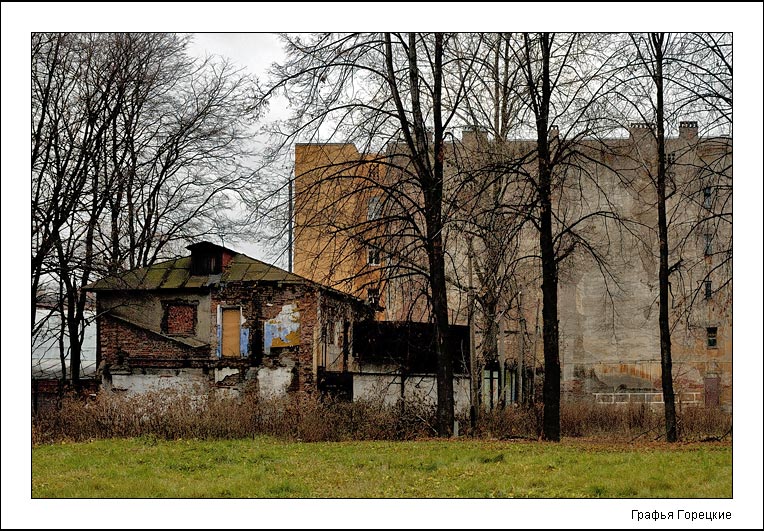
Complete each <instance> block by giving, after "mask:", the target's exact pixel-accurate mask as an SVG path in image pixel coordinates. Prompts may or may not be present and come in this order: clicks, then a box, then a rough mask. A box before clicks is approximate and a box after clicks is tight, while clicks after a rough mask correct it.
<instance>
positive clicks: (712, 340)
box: [706, 326, 716, 348]
mask: <svg viewBox="0 0 764 531" xmlns="http://www.w3.org/2000/svg"><path fill="white" fill-rule="evenodd" d="M706 344H707V345H708V347H709V348H716V327H715V326H709V327H708V328H706Z"/></svg>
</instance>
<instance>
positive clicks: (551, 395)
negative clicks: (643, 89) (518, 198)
mask: <svg viewBox="0 0 764 531" xmlns="http://www.w3.org/2000/svg"><path fill="white" fill-rule="evenodd" d="M550 47H551V43H550V39H549V34H547V33H545V34H543V35H542V36H541V53H542V58H541V59H542V72H541V80H540V81H541V94H540V96H541V97H540V101H539V102H538V112H537V113H536V134H537V142H538V144H537V149H538V159H539V162H538V163H539V203H540V206H541V215H540V226H539V245H540V249H541V274H542V279H543V281H542V285H541V291H542V294H543V301H544V304H543V308H542V310H541V315H542V319H543V321H544V428H543V432H542V437H543V438H544V440H547V441H559V440H560V345H559V329H558V326H559V323H558V321H557V257H556V256H555V249H554V234H553V228H552V208H553V207H552V171H551V157H550V152H549V123H548V122H549V100H550V96H551V88H550V79H549V55H550Z"/></svg>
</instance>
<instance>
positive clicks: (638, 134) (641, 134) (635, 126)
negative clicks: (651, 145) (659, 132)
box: [629, 122, 655, 141]
mask: <svg viewBox="0 0 764 531" xmlns="http://www.w3.org/2000/svg"><path fill="white" fill-rule="evenodd" d="M654 128H655V124H654V123H652V122H651V123H646V122H632V123H631V124H629V138H630V139H632V140H635V141H638V140H645V139H647V138H652V132H653V129H654Z"/></svg>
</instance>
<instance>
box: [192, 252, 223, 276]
mask: <svg viewBox="0 0 764 531" xmlns="http://www.w3.org/2000/svg"><path fill="white" fill-rule="evenodd" d="M222 265H223V256H222V253H214V254H210V253H199V254H196V255H193V256H192V258H191V274H192V275H216V274H218V273H220V272H221V271H222Z"/></svg>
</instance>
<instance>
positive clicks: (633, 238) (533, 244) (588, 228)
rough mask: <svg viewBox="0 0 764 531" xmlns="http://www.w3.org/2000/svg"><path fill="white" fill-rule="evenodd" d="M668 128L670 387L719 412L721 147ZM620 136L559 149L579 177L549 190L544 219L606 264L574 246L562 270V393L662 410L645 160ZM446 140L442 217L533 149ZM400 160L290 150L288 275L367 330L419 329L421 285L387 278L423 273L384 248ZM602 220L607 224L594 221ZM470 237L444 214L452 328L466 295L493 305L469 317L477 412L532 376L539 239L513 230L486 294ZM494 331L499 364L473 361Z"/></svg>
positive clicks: (725, 311)
mask: <svg viewBox="0 0 764 531" xmlns="http://www.w3.org/2000/svg"><path fill="white" fill-rule="evenodd" d="M677 130H678V134H677V135H676V136H672V137H670V138H667V141H666V153H667V164H668V171H669V174H668V176H669V181H670V184H669V186H670V187H672V190H673V193H671V194H670V196H669V200H668V205H667V208H668V211H669V213H670V226H669V237H670V241H671V242H673V245H672V248H671V249H670V257H669V263H670V264H674V265H675V269H676V271H675V272H674V273H673V275H672V277H671V299H670V304H671V309H670V313H671V319H672V355H673V362H674V363H673V374H674V386H675V391H676V393H677V398H678V401H679V403H680V404H706V405H712V406H714V405H721V406H723V407H729V406H730V405H731V401H732V265H731V264H732V254H731V253H732V251H731V249H732V246H731V226H732V224H731V218H732V140H731V138H728V137H699V135H698V129H697V123H696V122H681V123H680V124H679V125H678V128H677V129H676V130H675V131H677ZM626 132H627V133H628V136H617V137H613V138H607V139H599V140H594V139H591V140H590V139H579V140H577V141H576V142H577V145H576V148H575V150H573V151H574V152H575V153H576V156H577V157H578V165H577V166H575V165H571V168H573V169H569V170H568V171H569V173H568V174H567V175H565V176H564V177H565V178H567V181H564V182H566V183H574V185H571V186H568V187H561V188H560V189H559V191H558V192H556V193H557V195H556V196H555V201H557V202H558V203H557V204H558V205H559V212H561V213H562V214H561V215H562V216H566V215H569V216H570V218H568V219H567V220H566V222H567V223H568V224H569V225H568V226H570V224H572V223H576V225H575V226H576V229H577V230H581V231H582V232H584V233H585V234H586V235H587V238H589V239H588V240H587V241H599V242H602V244H603V245H602V246H601V247H600V248H597V250H598V252H600V258H602V260H603V261H602V263H603V264H607V270H606V272H605V273H604V274H603V269H602V268H601V267H600V266H599V265H598V263H596V262H595V261H593V260H592V259H591V257H590V256H588V255H587V253H585V252H581V249H580V248H579V249H576V252H572V253H571V254H570V256H568V257H567V258H566V260H565V261H564V262H561V265H560V269H559V286H558V297H559V325H560V362H561V369H562V370H561V374H562V386H563V390H564V392H565V393H566V396H569V397H571V396H578V397H588V398H590V399H594V400H596V401H599V402H604V403H618V402H624V401H625V402H633V401H637V402H642V403H645V402H646V403H652V404H655V405H656V406H657V405H658V404H660V403H661V402H662V393H661V383H660V378H661V369H660V341H659V330H658V306H657V301H658V297H657V294H658V259H657V256H658V253H657V249H658V242H657V231H656V228H655V227H656V224H657V213H656V212H657V211H656V208H655V201H656V199H655V198H656V196H655V188H654V185H652V184H651V180H650V179H651V176H654V175H655V171H656V166H657V155H656V153H657V149H656V142H655V137H654V136H653V135H652V134H651V132H652V131H651V126H650V125H649V124H632V125H631V126H630V127H629V128H627V131H626ZM549 134H550V140H551V146H552V149H553V150H554V149H557V146H559V145H560V144H558V143H559V142H561V141H562V139H561V138H560V136H559V131H558V129H557V127H556V126H552V127H551V128H550V133H549ZM451 138H452V139H453V140H452V141H449V142H447V143H446V146H445V148H444V153H445V161H444V164H445V173H446V179H447V182H446V184H445V192H444V209H445V208H446V207H448V208H449V209H451V212H453V211H454V209H456V208H459V205H460V204H470V205H474V204H475V201H480V200H483V197H482V196H480V194H477V195H476V196H475V197H474V198H470V197H468V198H466V199H465V198H464V194H465V193H468V192H466V191H467V190H469V181H468V180H467V179H473V180H474V179H475V178H476V177H475V176H476V175H477V176H480V175H481V172H483V173H485V172H486V171H490V170H486V168H491V167H496V166H499V165H498V164H496V163H497V161H498V162H501V161H502V160H517V161H521V162H520V163H518V164H517V165H516V168H519V169H516V170H515V171H516V172H517V173H518V174H520V173H521V172H525V174H526V175H532V174H533V172H534V171H537V162H536V160H535V158H534V157H533V156H532V154H533V150H534V149H535V142H534V141H530V140H508V141H504V142H501V143H499V142H495V141H493V140H492V139H490V138H489V137H488V135H487V134H486V133H484V132H482V131H480V130H478V129H475V128H467V129H465V130H464V131H463V134H462V139H461V141H459V140H457V139H456V138H455V137H454V136H453V135H452V136H451ZM405 150H406V148H405V145H404V144H402V143H400V142H396V141H391V142H389V143H388V144H387V145H386V147H385V148H383V150H382V151H381V152H373V153H361V152H359V151H358V149H357V148H356V146H355V145H353V144H342V143H328V144H297V145H296V146H295V186H294V190H295V195H294V209H295V217H294V219H295V226H294V240H293V241H294V243H293V250H292V252H293V256H294V270H295V272H296V273H297V274H300V275H303V276H305V277H307V278H310V279H312V280H315V281H316V282H320V283H322V284H325V285H327V286H331V287H333V288H336V289H338V290H340V291H343V292H345V293H348V294H351V295H353V296H356V297H358V298H365V299H367V300H368V301H370V302H372V303H373V304H374V306H376V308H375V309H376V311H375V318H376V320H377V321H380V322H385V321H390V322H400V321H412V322H426V321H428V319H429V314H428V308H427V301H426V288H425V287H424V286H423V284H422V280H421V277H420V278H417V277H416V275H414V276H411V275H404V274H401V270H402V268H401V265H402V266H403V268H404V269H408V270H416V268H420V269H421V268H422V267H424V264H426V261H425V259H424V257H423V256H422V255H421V253H420V254H419V255H417V254H416V253H410V254H406V255H405V256H403V257H402V256H401V254H400V253H398V251H397V250H398V249H401V248H405V247H406V244H407V243H408V242H407V240H406V238H407V236H406V235H405V233H406V231H405V230H400V228H399V227H397V226H396V225H395V223H394V222H387V221H385V220H386V218H389V219H392V220H395V219H398V218H400V217H401V216H406V215H408V213H407V212H405V211H404V210H402V209H401V204H403V203H402V201H401V196H400V195H397V196H392V193H391V190H396V192H395V193H398V190H399V189H400V187H401V186H405V184H403V185H401V184H398V183H399V182H403V180H401V177H400V171H399V170H396V168H401V167H405V165H406V164H407V162H406V153H405ZM492 165H493V166H492ZM505 167H508V166H505ZM396 171H397V172H398V173H396ZM508 179H509V181H510V182H509V183H508V184H506V186H505V188H504V189H503V190H502V192H501V194H502V195H501V197H500V200H501V201H503V202H504V203H505V204H512V201H513V197H514V195H519V194H520V188H521V187H522V185H521V184H513V183H512V182H511V179H512V176H511V175H510V176H509V178H508ZM518 182H525V181H522V180H518ZM449 194H450V195H449ZM484 195H487V194H484ZM473 199H474V201H473ZM470 201H472V203H470ZM473 208H474V207H473ZM396 209H397V210H396ZM602 210H606V211H607V213H608V216H610V217H611V219H614V218H615V217H617V218H618V219H619V220H621V221H622V224H621V225H619V226H616V225H615V224H612V223H611V224H608V223H604V222H602V223H595V220H597V216H596V213H597V212H599V211H602ZM462 217H465V216H462ZM604 217H605V216H603V218H604ZM379 220H382V222H378V221H379ZM576 220H581V221H576ZM510 222H511V220H510ZM561 226H562V225H561ZM558 230H560V229H558ZM473 232H474V231H471V230H468V229H467V228H465V225H464V224H463V223H460V221H459V216H458V215H455V216H454V219H453V220H451V219H447V220H446V227H445V229H444V242H445V243H444V245H445V246H446V254H447V256H448V260H447V271H446V274H447V281H448V289H449V293H448V304H449V312H450V320H451V322H452V323H453V324H454V325H461V326H464V325H467V324H468V321H469V315H470V310H469V308H470V300H471V299H470V296H471V293H472V294H476V295H485V293H486V292H490V291H491V290H495V291H496V292H497V293H496V301H495V304H496V307H495V311H494V312H493V315H492V316H491V315H486V313H485V312H482V310H483V308H482V307H481V306H480V305H473V306H472V307H473V308H474V309H475V319H474V322H475V332H476V334H477V340H476V342H475V343H476V345H477V357H478V359H479V365H481V373H482V377H481V375H480V374H477V375H476V376H477V377H478V378H480V379H481V380H482V384H481V388H482V394H483V398H482V401H483V403H485V404H487V405H489V407H490V405H492V404H497V403H500V402H512V401H517V400H522V399H523V395H524V394H525V395H527V394H529V393H532V392H533V378H534V375H535V374H536V373H537V372H538V371H539V370H540V369H541V368H542V362H543V347H542V343H543V342H542V340H541V333H542V329H541V327H542V323H541V321H540V310H541V292H540V274H539V272H540V265H539V262H538V261H537V260H535V261H534V260H533V259H530V260H529V259H527V258H528V257H531V258H532V257H533V256H534V255H538V235H537V233H535V232H534V230H533V228H532V227H527V226H526V227H523V228H522V229H521V230H519V231H518V232H517V233H516V234H515V236H514V237H513V239H512V240H507V241H506V242H505V243H504V244H502V245H503V246H502V247H500V248H499V253H500V259H499V261H500V264H499V265H500V266H501V267H500V268H499V269H500V270H501V271H504V273H505V274H507V279H506V282H504V283H503V284H501V286H500V287H497V286H498V283H492V279H491V278H483V279H482V281H481V278H480V276H479V275H478V274H475V273H472V271H473V270H475V269H478V267H479V266H480V261H481V260H482V261H483V262H485V261H487V260H488V258H489V257H490V253H491V252H492V249H491V248H490V247H489V245H488V244H486V242H485V241H480V240H479V239H478V238H476V237H473V235H472V234H473ZM495 232H500V231H495ZM560 232H561V233H564V232H565V231H563V230H560ZM401 242H403V243H401ZM605 244H606V246H605ZM493 252H494V253H495V252H496V250H495V249H493ZM510 266H511V267H510ZM510 270H511V271H510ZM507 271H510V273H507ZM489 277H490V276H489ZM481 312H482V315H481ZM493 326H495V327H496V328H495V330H494V331H493V337H496V343H497V345H496V351H498V356H497V359H493V360H491V359H486V357H487V356H486V355H485V352H486V350H487V349H485V345H486V339H485V337H486V334H487V332H489V331H490V329H491V327H493ZM455 388H456V386H455Z"/></svg>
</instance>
